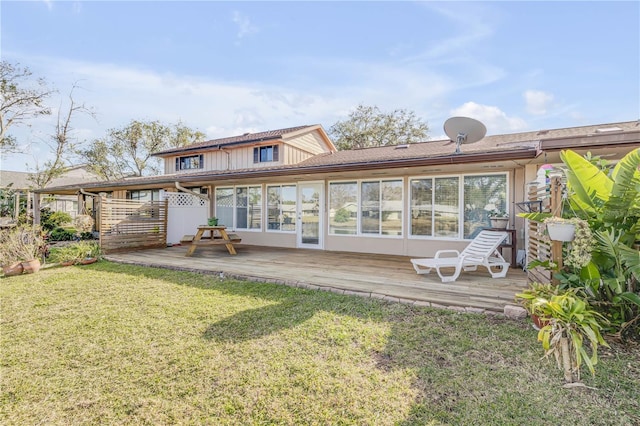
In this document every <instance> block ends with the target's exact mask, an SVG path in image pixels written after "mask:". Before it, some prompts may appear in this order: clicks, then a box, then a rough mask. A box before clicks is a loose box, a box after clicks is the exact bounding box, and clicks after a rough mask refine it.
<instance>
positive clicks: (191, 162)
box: [176, 154, 204, 171]
mask: <svg viewBox="0 0 640 426" xmlns="http://www.w3.org/2000/svg"><path fill="white" fill-rule="evenodd" d="M202 168H204V155H202V154H199V155H189V156H186V157H178V158H176V171H180V170H193V169H202Z"/></svg>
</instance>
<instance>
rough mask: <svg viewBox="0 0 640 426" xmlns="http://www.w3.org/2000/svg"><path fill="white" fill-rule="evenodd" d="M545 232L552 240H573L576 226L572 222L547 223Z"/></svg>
mask: <svg viewBox="0 0 640 426" xmlns="http://www.w3.org/2000/svg"><path fill="white" fill-rule="evenodd" d="M547 232H548V233H549V238H551V239H552V240H553V241H573V238H574V237H575V235H576V226H575V225H574V224H573V223H553V222H552V223H547Z"/></svg>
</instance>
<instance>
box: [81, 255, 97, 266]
mask: <svg viewBox="0 0 640 426" xmlns="http://www.w3.org/2000/svg"><path fill="white" fill-rule="evenodd" d="M97 261H98V258H97V257H87V258H86V259H82V260H81V261H80V264H81V265H89V264H90V263H96V262H97Z"/></svg>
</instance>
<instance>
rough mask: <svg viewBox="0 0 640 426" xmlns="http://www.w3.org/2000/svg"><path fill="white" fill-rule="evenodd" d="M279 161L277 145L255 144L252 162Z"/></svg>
mask: <svg viewBox="0 0 640 426" xmlns="http://www.w3.org/2000/svg"><path fill="white" fill-rule="evenodd" d="M272 161H279V155H278V145H270V146H257V147H255V148H253V162H254V163H268V162H272Z"/></svg>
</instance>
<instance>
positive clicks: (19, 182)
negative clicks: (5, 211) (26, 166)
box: [0, 164, 99, 189]
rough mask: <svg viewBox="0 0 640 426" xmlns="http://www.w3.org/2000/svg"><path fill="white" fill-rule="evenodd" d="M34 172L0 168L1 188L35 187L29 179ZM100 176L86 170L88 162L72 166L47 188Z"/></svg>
mask: <svg viewBox="0 0 640 426" xmlns="http://www.w3.org/2000/svg"><path fill="white" fill-rule="evenodd" d="M32 175H33V173H29V172H15V171H11V170H0V188H8V187H11V188H12V189H30V188H32V187H33V182H31V180H30V179H29V178H30V177H31V176H32ZM98 180H99V178H98V177H97V176H96V175H95V174H93V173H91V172H89V171H87V170H86V164H82V165H76V166H71V167H69V168H67V169H66V172H65V174H63V175H62V176H60V177H57V178H55V179H53V181H51V182H50V183H49V185H47V188H51V187H58V186H68V185H77V184H79V183H84V182H87V181H98Z"/></svg>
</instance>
